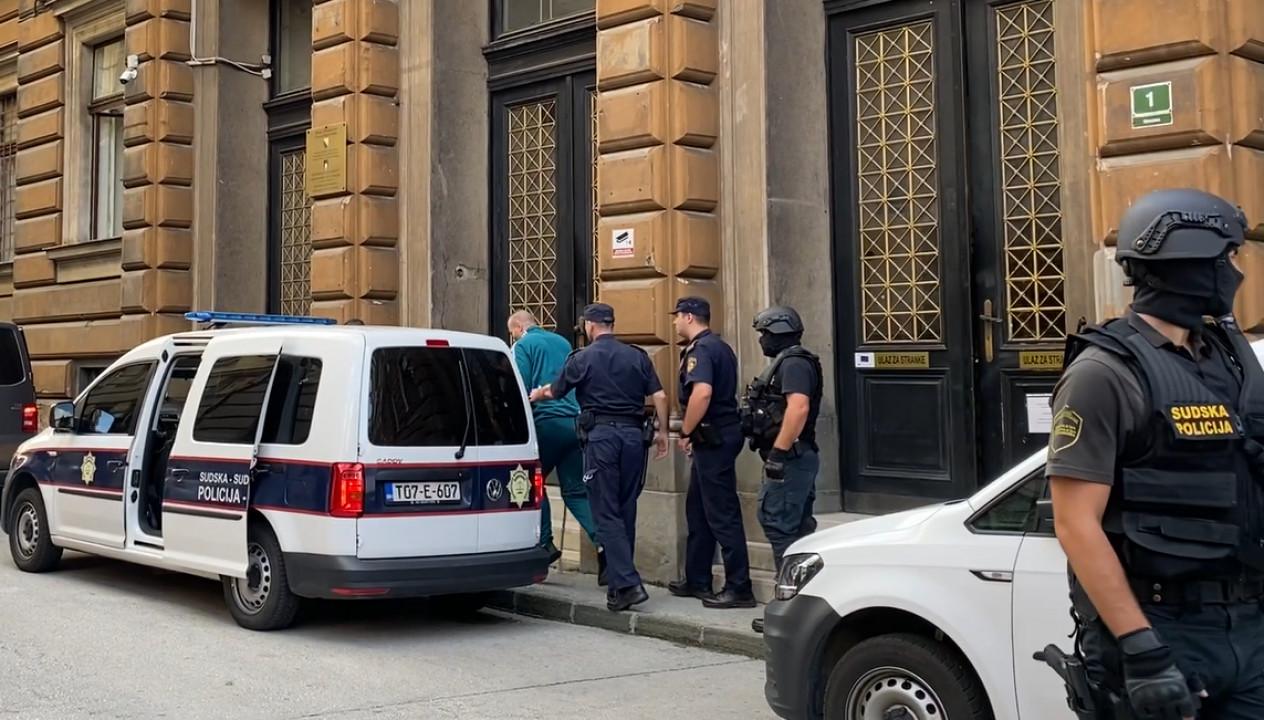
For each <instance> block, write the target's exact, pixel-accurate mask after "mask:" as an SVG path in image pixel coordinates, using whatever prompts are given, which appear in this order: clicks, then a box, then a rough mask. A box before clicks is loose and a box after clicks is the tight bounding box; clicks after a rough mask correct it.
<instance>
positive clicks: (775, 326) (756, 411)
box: [741, 307, 822, 570]
mask: <svg viewBox="0 0 1264 720" xmlns="http://www.w3.org/2000/svg"><path fill="white" fill-rule="evenodd" d="M754 327H755V330H756V331H757V332H759V347H760V348H761V349H762V350H763V351H764V355H766V356H768V357H770V358H772V363H771V364H769V365H768V367H767V368H765V369H764V372H763V373H762V374H760V376H759V377H758V378H756V379H755V381H754V382H753V383H751V385H750V386H748V387H747V389H746V396H745V397H744V398H743V401H742V408H741V415H742V432H743V433H744V434H745V435H746V436H747V437H749V438H750V439H751V449H752V450H755V451H756V452H758V453H759V455H760V457H761V458H763V460H764V481H763V484H762V485H761V487H760V489H759V512H758V516H759V523H760V525H762V526H763V528H764V535H766V536H767V537H768V542H769V543H771V544H772V552H773V559H774V560H775V561H776V565H777V569H778V570H780V569H781V560H782V558H783V557H784V556H785V554H786V549H787V548H789V547H790V546H791V545H792V544H794V541H796V540H798V539H799V538H801V537H805V536H807V535H810V534H812V532H813V531H814V530H816V519H815V518H814V517H812V504H813V503H814V502H815V501H816V474H817V472H818V471H819V470H820V466H821V462H820V457H819V456H818V455H817V453H818V451H819V448H818V447H817V445H816V417H817V415H818V414H819V413H820V411H821V393H822V387H821V385H822V374H821V361H820V359H818V358H817V357H816V355H813V354H812V353H811V352H809V351H808V350H807V349H806V348H804V347H803V346H802V345H801V344H800V342H801V341H802V339H803V321H802V320H800V319H799V313H797V312H795V310H794V308H791V307H770V308H768V309H766V310H764V311H763V312H761V313H759V314H758V315H756V316H755V322H754Z"/></svg>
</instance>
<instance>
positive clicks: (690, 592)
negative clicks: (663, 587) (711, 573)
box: [667, 580, 715, 603]
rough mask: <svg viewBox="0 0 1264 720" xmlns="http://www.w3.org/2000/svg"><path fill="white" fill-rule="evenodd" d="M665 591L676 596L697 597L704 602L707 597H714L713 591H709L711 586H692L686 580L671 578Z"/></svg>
mask: <svg viewBox="0 0 1264 720" xmlns="http://www.w3.org/2000/svg"><path fill="white" fill-rule="evenodd" d="M667 592H670V593H671V594H672V595H675V596H676V597H682V598H690V597H691V598H697V599H699V600H701V601H702V602H704V603H705V602H706V601H707V600H708V599H713V598H715V593H714V592H712V591H711V588H698V587H694V586H693V585H690V584H689V581H688V580H673V581H671V582H669V583H667Z"/></svg>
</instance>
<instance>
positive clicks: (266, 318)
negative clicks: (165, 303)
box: [184, 310, 334, 327]
mask: <svg viewBox="0 0 1264 720" xmlns="http://www.w3.org/2000/svg"><path fill="white" fill-rule="evenodd" d="M184 318H185V319H186V320H192V321H193V322H198V323H210V324H211V326H212V327H218V326H220V325H333V324H334V319H333V318H324V317H312V316H310V315H268V314H263V313H235V312H210V311H207V310H196V311H194V312H187V313H185V314H184Z"/></svg>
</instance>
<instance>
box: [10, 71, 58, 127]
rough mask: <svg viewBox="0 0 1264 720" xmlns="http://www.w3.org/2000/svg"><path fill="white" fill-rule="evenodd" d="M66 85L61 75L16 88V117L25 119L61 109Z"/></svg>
mask: <svg viewBox="0 0 1264 720" xmlns="http://www.w3.org/2000/svg"><path fill="white" fill-rule="evenodd" d="M65 86H66V83H65V76H64V75H63V74H62V73H57V74H56V75H50V76H48V77H46V78H43V79H41V80H36V81H35V82H33V83H27V84H25V85H20V86H18V117H21V118H27V117H29V116H31V115H35V114H38V113H42V112H44V111H45V110H51V109H53V108H56V107H61V106H62V105H64V104H65V103H66V87H65Z"/></svg>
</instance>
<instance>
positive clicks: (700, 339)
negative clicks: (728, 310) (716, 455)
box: [680, 330, 737, 424]
mask: <svg viewBox="0 0 1264 720" xmlns="http://www.w3.org/2000/svg"><path fill="white" fill-rule="evenodd" d="M695 383H706V384H708V385H710V386H711V404H710V405H708V406H707V412H706V413H705V414H704V415H703V416H702V421H703V422H709V423H719V424H724V423H729V422H734V421H736V420H737V355H735V354H734V353H733V348H731V347H729V346H728V343H726V342H724V340H722V339H720V336H719V335H716V334H715V333H713V332H711V331H710V330H703V331H702V332H701V333H699V334H698V335H697V336H696V337H695V338H694V339H693V342H691V343H690V344H689V346H688V347H686V348H685V349H684V351H682V352H681V354H680V402H681V404H682V405H685V406H688V405H689V397H690V396H691V395H692V394H693V386H694V384H695Z"/></svg>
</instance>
